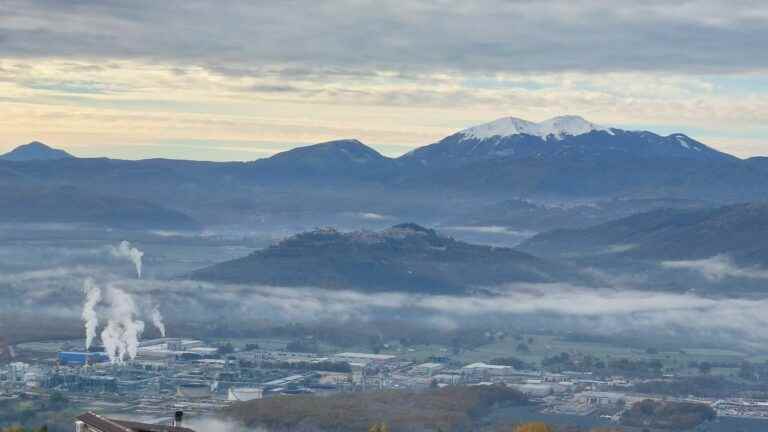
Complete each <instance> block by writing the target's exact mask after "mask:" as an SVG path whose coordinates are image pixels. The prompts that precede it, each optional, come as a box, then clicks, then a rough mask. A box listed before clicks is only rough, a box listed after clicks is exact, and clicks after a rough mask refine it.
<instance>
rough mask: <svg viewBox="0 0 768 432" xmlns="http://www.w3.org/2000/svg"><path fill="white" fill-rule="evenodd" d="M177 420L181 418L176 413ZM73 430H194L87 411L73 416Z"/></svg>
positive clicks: (148, 431) (156, 431)
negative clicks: (104, 415) (111, 417)
mask: <svg viewBox="0 0 768 432" xmlns="http://www.w3.org/2000/svg"><path fill="white" fill-rule="evenodd" d="M176 419H177V422H180V420H181V418H180V416H178V415H177V417H176ZM75 432H195V431H194V430H192V429H189V428H185V427H181V426H179V425H178V423H177V425H173V426H166V425H156V424H148V423H140V422H133V421H126V420H115V419H109V418H106V417H102V416H100V415H98V414H94V413H92V412H87V413H85V414H81V415H79V416H77V417H75Z"/></svg>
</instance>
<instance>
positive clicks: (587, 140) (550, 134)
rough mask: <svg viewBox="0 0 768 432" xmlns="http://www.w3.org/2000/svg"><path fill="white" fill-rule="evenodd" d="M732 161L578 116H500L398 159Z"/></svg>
mask: <svg viewBox="0 0 768 432" xmlns="http://www.w3.org/2000/svg"><path fill="white" fill-rule="evenodd" d="M489 159H492V160H498V159H534V160H582V161H583V160H587V161H590V160H593V161H606V160H608V161H610V160H632V159H635V160H636V159H643V160H647V159H682V160H686V159H692V160H726V159H727V160H732V159H735V158H734V157H733V156H730V155H728V154H725V153H721V152H719V151H717V150H715V149H712V148H710V147H708V146H706V145H704V144H702V143H700V142H698V141H696V140H694V139H693V138H690V137H688V136H686V135H683V134H672V135H668V136H662V135H658V134H655V133H653V132H648V131H628V130H623V129H618V128H609V127H605V126H600V125H598V124H595V123H592V122H590V121H588V120H585V119H584V118H582V117H579V116H572V115H569V116H560V117H554V118H551V119H548V120H544V121H542V122H539V123H535V122H531V121H527V120H523V119H519V118H515V117H505V118H501V119H498V120H495V121H492V122H490V123H486V124H482V125H479V126H474V127H470V128H468V129H464V130H462V131H460V132H457V133H455V134H453V135H451V136H448V137H446V138H444V139H443V140H441V141H439V142H437V143H435V144H432V145H428V146H425V147H421V148H418V149H416V150H414V151H412V152H410V153H408V154H406V155H404V156H403V157H402V160H404V161H407V162H418V163H419V164H421V165H424V166H443V165H456V164H463V163H467V162H474V161H479V160H489Z"/></svg>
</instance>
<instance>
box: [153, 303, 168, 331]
mask: <svg viewBox="0 0 768 432" xmlns="http://www.w3.org/2000/svg"><path fill="white" fill-rule="evenodd" d="M152 325H154V326H155V328H156V329H157V331H159V332H160V335H161V336H162V337H165V323H164V322H163V314H161V313H160V309H159V308H158V307H157V306H155V307H154V309H152Z"/></svg>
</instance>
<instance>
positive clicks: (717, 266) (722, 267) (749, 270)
mask: <svg viewBox="0 0 768 432" xmlns="http://www.w3.org/2000/svg"><path fill="white" fill-rule="evenodd" d="M661 265H662V267H666V268H674V269H686V270H692V271H696V272H699V273H701V274H702V275H703V276H704V277H706V278H707V279H710V280H716V281H717V280H721V279H724V278H746V279H768V269H763V268H760V267H741V266H738V265H736V263H734V261H733V259H732V258H730V257H729V256H727V255H715V256H713V257H710V258H705V259H700V260H687V261H664V262H662V263H661Z"/></svg>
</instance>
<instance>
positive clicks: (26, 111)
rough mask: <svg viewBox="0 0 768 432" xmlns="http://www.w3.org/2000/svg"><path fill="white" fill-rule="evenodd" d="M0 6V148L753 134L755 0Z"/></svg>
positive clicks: (217, 148)
mask: <svg viewBox="0 0 768 432" xmlns="http://www.w3.org/2000/svg"><path fill="white" fill-rule="evenodd" d="M341 11H343V13H340V12H341ZM211 14H215V15H216V16H217V19H216V21H215V22H216V24H215V25H210V23H209V18H210V16H211ZM0 15H2V16H3V17H4V19H3V21H2V23H0V41H2V42H1V43H0V89H1V90H2V91H3V94H4V96H3V98H2V100H0V109H2V110H3V112H4V119H3V120H2V122H0V131H2V132H3V133H2V139H0V151H7V150H10V149H12V148H13V147H16V146H17V145H20V144H23V143H26V142H29V141H33V140H38V141H42V142H45V143H48V144H50V145H52V146H54V147H58V148H65V149H68V150H71V151H72V152H73V153H75V154H78V155H82V156H109V157H119V158H127V159H141V158H150V157H178V155H185V156H186V158H189V159H199V160H251V159H256V158H258V157H263V156H269V155H271V154H273V153H275V152H278V151H281V150H285V149H287V148H291V147H294V146H296V145H307V144H314V143H319V142H325V141H330V140H335V139H341V138H356V139H359V140H361V141H363V142H365V143H366V144H368V145H370V146H372V147H374V148H376V149H377V150H379V151H380V152H382V153H383V154H386V155H389V156H396V155H399V154H402V153H404V152H407V151H408V150H410V149H413V148H415V147H418V146H422V145H426V144H430V143H433V142H436V141H437V140H439V139H440V138H443V137H445V136H446V135H448V134H450V133H451V132H454V131H457V130H460V129H463V128H465V127H468V126H472V125H476V124H480V123H485V122H488V121H492V120H494V119H496V118H499V117H503V116H508V115H512V116H516V117H522V118H527V119H531V120H542V119H544V118H548V117H553V116H556V115H563V114H578V115H581V116H583V117H585V118H588V119H590V120H591V121H593V122H596V123H598V124H605V125H612V126H617V127H621V128H626V129H647V130H651V131H654V132H657V133H660V134H669V133H674V132H680V133H685V134H687V135H689V136H691V137H693V138H695V139H697V140H699V141H701V142H704V143H706V144H708V145H710V146H712V147H715V148H718V149H720V150H722V151H725V152H728V153H732V154H734V155H737V156H740V157H748V156H754V155H761V154H764V153H765V152H764V151H763V148H764V146H765V143H766V141H768V127H766V126H765V125H766V124H768V121H767V120H768V117H767V116H768V105H766V103H767V102H766V101H768V81H766V78H765V72H766V69H768V63H766V60H765V58H766V56H765V55H764V52H763V49H764V48H763V47H764V46H766V44H767V43H768V31H767V30H766V29H768V25H766V24H768V6H766V5H765V4H760V3H754V2H749V1H743V2H732V3H729V4H728V5H725V4H722V3H721V2H716V1H711V0H696V1H689V2H685V3H683V4H679V5H667V4H665V2H650V3H644V4H642V5H638V4H635V3H634V2H624V1H622V2H618V3H617V2H613V3H611V4H606V3H604V2H597V1H592V0H584V1H579V2H566V1H561V0H551V1H545V2H536V3H531V2H526V1H515V2H502V1H497V0H486V1H482V2H480V3H473V4H471V5H468V4H453V3H451V2H438V3H431V4H424V3H422V2H415V1H413V2H411V1H409V2H384V3H381V2H353V3H349V2H345V1H331V2H325V3H323V4H316V5H311V6H307V5H303V6H302V7H294V6H291V5H290V3H280V4H272V3H266V4H259V3H251V2H243V1H236V0H232V1H226V2H223V3H222V2H211V1H200V2H195V3H194V4H189V3H187V2H164V3H163V4H158V3H156V2H138V3H135V4H131V5H130V6H126V5H122V4H120V3H101V2H92V1H78V2H73V3H67V2H61V3H60V2H50V1H42V0H41V1H23V0H11V1H8V2H5V3H4V4H3V5H0ZM510 23H512V24H513V25H510ZM328 29H332V31H328ZM360 35H365V37H360Z"/></svg>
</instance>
